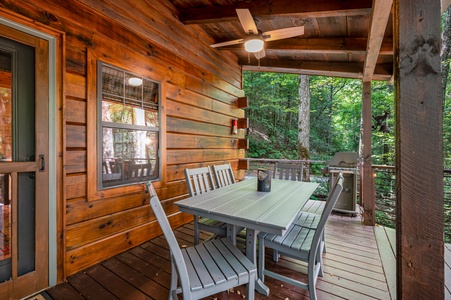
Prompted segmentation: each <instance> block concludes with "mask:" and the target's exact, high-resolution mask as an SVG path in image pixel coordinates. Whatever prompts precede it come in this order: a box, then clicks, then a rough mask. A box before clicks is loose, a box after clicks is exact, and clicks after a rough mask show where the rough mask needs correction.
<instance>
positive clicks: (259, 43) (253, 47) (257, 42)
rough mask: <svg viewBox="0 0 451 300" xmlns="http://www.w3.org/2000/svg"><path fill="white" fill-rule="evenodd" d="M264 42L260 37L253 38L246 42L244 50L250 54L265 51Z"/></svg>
mask: <svg viewBox="0 0 451 300" xmlns="http://www.w3.org/2000/svg"><path fill="white" fill-rule="evenodd" d="M263 44H264V42H263V40H262V39H261V38H260V37H258V36H253V37H252V38H250V39H248V40H247V41H246V42H244V49H246V51H247V52H250V53H256V52H260V51H262V50H263Z"/></svg>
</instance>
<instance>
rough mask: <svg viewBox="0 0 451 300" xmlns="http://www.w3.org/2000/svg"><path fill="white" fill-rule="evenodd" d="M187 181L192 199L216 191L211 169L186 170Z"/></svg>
mask: <svg viewBox="0 0 451 300" xmlns="http://www.w3.org/2000/svg"><path fill="white" fill-rule="evenodd" d="M185 179H186V184H187V185H188V192H189V195H190V196H191V197H193V196H197V195H200V194H205V193H207V192H209V191H211V190H214V189H215V186H214V183H213V176H212V174H211V171H210V167H202V168H195V169H185Z"/></svg>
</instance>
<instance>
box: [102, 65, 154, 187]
mask: <svg viewBox="0 0 451 300" xmlns="http://www.w3.org/2000/svg"><path fill="white" fill-rule="evenodd" d="M159 90H160V85H159V83H157V82H155V81H152V80H150V79H147V78H143V77H142V76H138V75H136V74H132V73H129V72H126V71H124V70H121V69H118V68H115V67H112V66H109V65H107V64H105V63H102V62H99V63H98V88H97V91H98V99H99V101H98V120H99V130H98V135H99V139H98V140H99V141H102V142H99V143H98V148H99V149H98V158H99V159H98V162H99V165H98V170H99V172H98V175H99V177H98V182H99V187H100V188H107V187H113V186H119V185H125V184H130V183H136V182H142V181H147V180H151V179H158V178H159V177H160V171H159V170H160V161H159V144H160V143H159V137H160V134H159V127H160V126H159V123H160V122H159V115H160V114H159V94H160V91H159Z"/></svg>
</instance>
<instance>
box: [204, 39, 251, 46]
mask: <svg viewBox="0 0 451 300" xmlns="http://www.w3.org/2000/svg"><path fill="white" fill-rule="evenodd" d="M242 42H244V39H239V40H231V41H227V42H222V43H217V44H213V45H210V46H211V47H213V48H218V47H225V46H231V45H236V44H241V43H242Z"/></svg>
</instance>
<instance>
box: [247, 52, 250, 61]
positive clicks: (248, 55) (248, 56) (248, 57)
mask: <svg viewBox="0 0 451 300" xmlns="http://www.w3.org/2000/svg"><path fill="white" fill-rule="evenodd" d="M247 63H248V64H250V63H251V54H250V53H249V52H248V53H247Z"/></svg>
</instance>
